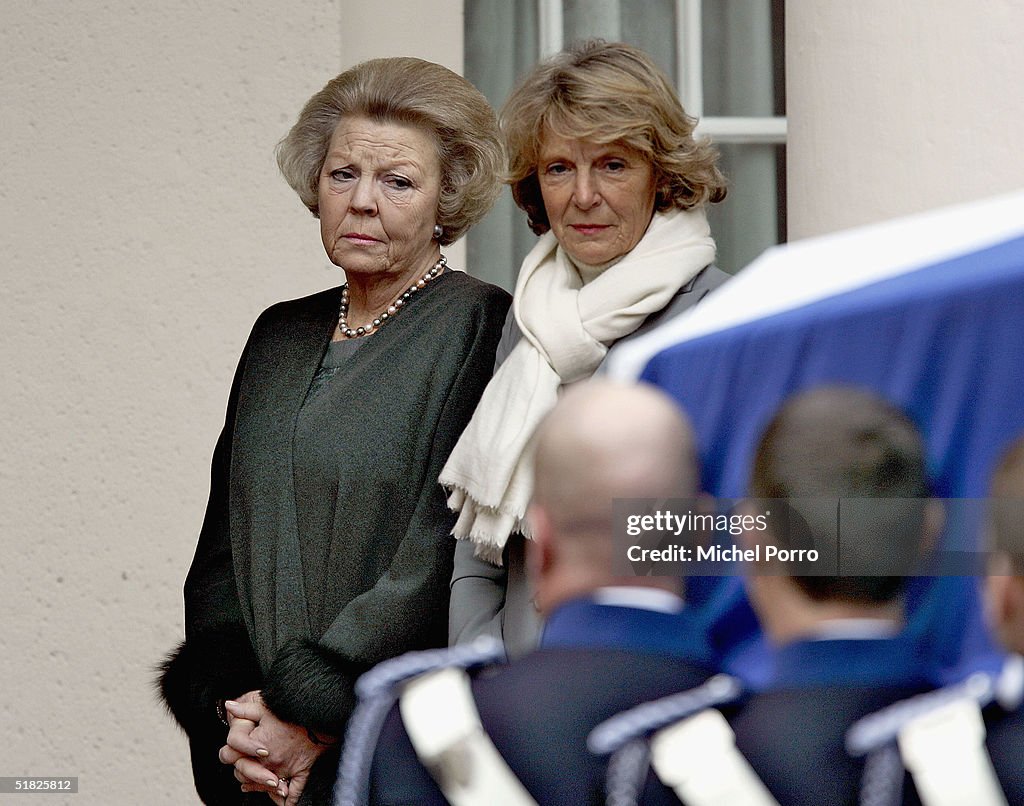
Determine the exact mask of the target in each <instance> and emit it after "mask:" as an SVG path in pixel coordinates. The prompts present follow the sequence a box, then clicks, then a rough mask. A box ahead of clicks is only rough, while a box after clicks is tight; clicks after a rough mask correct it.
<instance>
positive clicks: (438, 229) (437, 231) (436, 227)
mask: <svg viewBox="0 0 1024 806" xmlns="http://www.w3.org/2000/svg"><path fill="white" fill-rule="evenodd" d="M442 235H444V227H442V226H441V225H440V224H434V240H435V241H436V240H438V239H439V238H440V237H441V236H442Z"/></svg>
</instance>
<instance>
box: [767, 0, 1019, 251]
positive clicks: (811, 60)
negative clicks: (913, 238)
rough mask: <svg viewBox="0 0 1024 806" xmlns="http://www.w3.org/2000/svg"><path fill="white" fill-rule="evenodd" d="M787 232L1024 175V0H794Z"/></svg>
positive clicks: (889, 211)
mask: <svg viewBox="0 0 1024 806" xmlns="http://www.w3.org/2000/svg"><path fill="white" fill-rule="evenodd" d="M786 29H787V30H786V45H787V53H786V89H787V104H788V114H789V149H788V155H789V159H788V180H789V237H790V239H794V238H800V237H804V236H808V235H814V234H818V233H822V232H828V231H832V230H837V229H842V228H845V227H849V226H853V225H857V224H862V223H867V222H871V221H878V220H882V219H885V218H890V217H893V216H898V215H903V214H907V213H911V212H916V211H919V210H924V209H929V208H933V207H938V206H942V205H946V204H951V203H955V202H957V201H961V200H969V199H977V198H982V197H985V196H989V195H995V194H997V193H1001V192H1003V191H1007V190H1013V189H1016V188H1020V187H1024V150H1022V149H1021V147H1020V143H1021V142H1022V140H1024V101H1022V95H1021V82H1022V80H1024V48H1021V46H1020V32H1021V31H1022V30H1024V3H1021V2H1016V0H994V1H993V2H986V3H978V2H974V0H902V1H901V2H897V3H894V2H891V0H857V2H848V0H795V2H790V3H787V4H786Z"/></svg>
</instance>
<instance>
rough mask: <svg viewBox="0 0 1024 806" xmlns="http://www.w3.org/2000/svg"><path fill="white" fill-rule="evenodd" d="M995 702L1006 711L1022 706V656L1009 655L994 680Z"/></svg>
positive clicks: (1023, 696) (1023, 660)
mask: <svg viewBox="0 0 1024 806" xmlns="http://www.w3.org/2000/svg"><path fill="white" fill-rule="evenodd" d="M995 695H996V701H997V702H998V703H999V705H1000V706H1002V707H1003V708H1004V709H1005V710H1007V711H1016V710H1017V709H1018V708H1020V707H1021V705H1024V656H1022V655H1010V657H1008V658H1007V659H1006V663H1004V664H1003V668H1002V671H1000V673H999V677H998V678H997V679H996V690H995Z"/></svg>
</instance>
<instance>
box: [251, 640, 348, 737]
mask: <svg viewBox="0 0 1024 806" xmlns="http://www.w3.org/2000/svg"><path fill="white" fill-rule="evenodd" d="M365 670H366V667H365V666H361V665H357V664H354V663H351V662H350V661H346V660H345V659H344V658H342V657H341V656H340V655H338V654H336V653H334V652H332V651H331V650H329V649H326V648H325V647H323V646H321V645H320V644H317V643H316V642H314V641H290V642H288V643H287V644H285V645H284V646H283V647H281V649H280V650H279V651H278V653H277V657H276V658H275V659H274V663H273V665H272V666H271V667H270V671H269V672H268V673H267V678H266V680H265V681H264V683H263V692H262V694H263V702H265V703H266V705H267V707H268V708H269V709H270V710H271V711H273V712H274V714H275V715H276V716H277V717H278V718H279V719H283V720H284V721H285V722H291V723H293V724H295V725H302V726H303V727H305V728H309V729H310V730H312V731H314V732H315V733H316V734H318V735H320V736H323V737H336V738H341V735H342V732H343V731H344V729H345V724H346V723H347V722H348V718H349V717H350V716H351V715H352V710H353V709H354V708H355V705H356V696H355V692H354V690H353V687H354V685H355V681H356V678H357V677H358V676H359V675H360V674H362V673H363V672H364V671H365Z"/></svg>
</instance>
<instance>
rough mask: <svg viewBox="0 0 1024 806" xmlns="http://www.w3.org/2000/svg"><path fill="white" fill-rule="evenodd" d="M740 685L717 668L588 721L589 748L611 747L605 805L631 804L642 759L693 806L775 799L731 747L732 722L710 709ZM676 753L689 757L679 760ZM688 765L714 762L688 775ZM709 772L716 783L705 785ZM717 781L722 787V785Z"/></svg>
mask: <svg viewBox="0 0 1024 806" xmlns="http://www.w3.org/2000/svg"><path fill="white" fill-rule="evenodd" d="M742 691H743V688H742V686H741V684H740V682H739V681H738V680H737V679H736V678H733V677H729V676H728V675H724V674H720V675H716V676H715V677H712V678H711V679H710V680H708V681H707V682H705V683H704V684H703V685H700V686H697V687H696V688H692V689H689V690H687V691H681V692H679V693H677V694H672V695H670V696H668V697H662V698H661V699H658V700H652V701H651V702H647V703H644V704H642V705H638V706H636V707H635V708H631V709H630V710H628V711H624V712H623V713H621V714H618V715H616V716H614V717H612V718H611V719H608V720H606V721H604V722H602V723H601V724H600V725H598V726H597V727H596V728H594V730H593V731H591V733H590V736H589V737H588V739H587V746H588V748H589V749H590V750H591V752H593V753H597V754H599V755H607V754H609V753H610V754H611V758H610V759H609V761H608V772H607V778H606V789H605V791H606V798H607V803H608V804H609V806H633V804H636V803H637V801H638V800H639V796H640V793H641V792H642V790H643V786H644V781H645V780H646V777H647V770H648V767H649V766H653V767H654V770H655V773H656V774H657V775H658V778H659V779H660V780H661V781H662V782H663V783H664V784H665V785H666V786H669V787H671V788H672V789H673V790H674V791H675V792H676V794H677V795H679V796H680V797H681V798H683V797H685V798H686V800H687V802H690V803H692V804H694V806H699V805H700V804H706V803H732V804H749V806H754V805H755V804H757V805H758V806H771V805H772V804H774V803H775V801H774V800H772V799H771V796H770V795H769V794H768V791H767V789H765V788H764V785H763V784H762V783H761V781H760V780H759V779H757V776H756V775H754V773H753V770H751V769H750V768H749V765H748V764H746V760H745V759H743V758H742V756H741V755H740V754H739V751H738V750H736V746H735V741H734V739H735V737H734V736H733V734H732V729H731V728H730V727H729V726H728V724H727V723H726V722H725V719H724V718H723V717H722V715H721V714H720V713H718V711H715V710H713V709H714V706H717V705H724V704H727V703H730V702H734V701H735V700H737V699H738V698H739V696H740V694H741V693H742ZM730 748H731V749H730ZM680 758H686V759H687V760H688V763H687V764H685V765H682V766H681V765H680V764H678V760H679V759H680ZM690 761H694V762H695V764H694V765H691V764H690V763H689V762H690ZM695 767H700V768H702V769H703V770H704V771H708V770H710V769H711V767H713V768H714V771H712V772H711V773H710V775H704V774H703V773H698V774H693V773H694V768H695ZM726 767H727V768H728V769H727V770H726V769H725V768H726ZM711 778H714V779H716V783H715V784H714V787H713V788H712V789H709V788H708V783H709V781H710V779H711ZM723 783H726V784H727V785H728V788H729V789H730V791H729V792H727V793H726V792H722V791H721V784H723ZM715 787H717V788H715ZM723 797H724V799H723Z"/></svg>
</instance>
